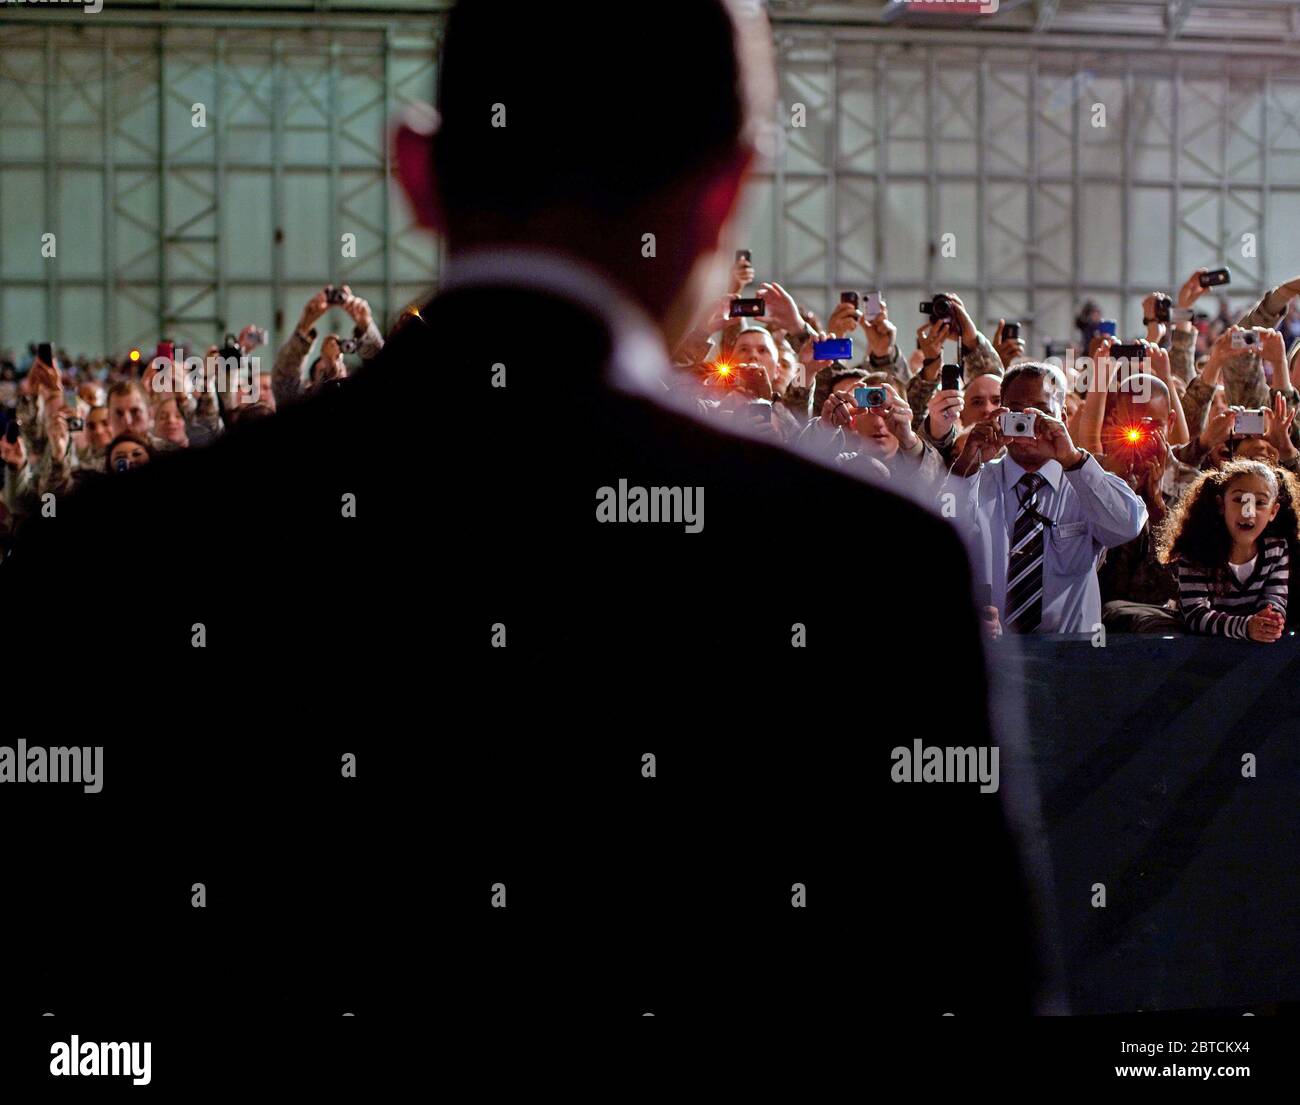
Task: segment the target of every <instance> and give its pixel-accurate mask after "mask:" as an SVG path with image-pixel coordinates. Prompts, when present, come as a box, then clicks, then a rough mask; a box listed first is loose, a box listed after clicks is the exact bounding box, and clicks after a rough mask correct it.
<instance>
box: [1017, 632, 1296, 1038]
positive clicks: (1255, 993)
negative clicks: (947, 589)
mask: <svg viewBox="0 0 1300 1105" xmlns="http://www.w3.org/2000/svg"><path fill="white" fill-rule="evenodd" d="M1022 651H1023V660H1022V664H1023V672H1024V691H1025V703H1026V709H1027V712H1028V718H1029V730H1030V745H1031V752H1032V756H1033V759H1034V762H1035V765H1036V769H1037V775H1038V786H1039V790H1040V796H1041V800H1042V807H1043V821H1044V824H1045V827H1046V832H1047V837H1048V843H1049V847H1050V850H1051V855H1052V860H1053V865H1054V868H1055V882H1056V901H1057V910H1058V914H1059V924H1060V940H1061V950H1062V953H1063V958H1064V965H1065V972H1066V984H1067V987H1068V991H1069V998H1070V1005H1071V1011H1072V1012H1074V1013H1106V1012H1119V1011H1136V1010H1175V1009H1207V1008H1226V1007H1247V1006H1249V1007H1252V1008H1254V1007H1258V1006H1260V1005H1262V1004H1265V1003H1270V1002H1300V638H1296V637H1293V636H1287V637H1284V638H1283V639H1282V640H1281V641H1279V642H1278V643H1276V644H1272V645H1258V644H1253V643H1249V642H1236V641H1224V640H1216V639H1211V638H1203V637H1178V638H1175V639H1165V638H1159V637H1133V636H1116V635H1111V636H1109V638H1108V639H1107V641H1106V644H1105V646H1104V647H1093V646H1092V645H1091V643H1090V642H1089V641H1088V639H1086V638H1085V639H1084V640H1082V641H1072V640H1064V639H1052V638H1041V639H1036V640H1034V639H1031V640H1028V641H1024V642H1022ZM993 655H994V663H996V662H997V660H996V657H997V650H996V649H995V650H994V653H993ZM1252 758H1253V759H1252ZM1095 884H1103V885H1104V887H1105V907H1104V908H1101V907H1098V906H1094V904H1093V902H1094V899H1098V897H1099V892H1098V891H1096V890H1094V886H1095Z"/></svg>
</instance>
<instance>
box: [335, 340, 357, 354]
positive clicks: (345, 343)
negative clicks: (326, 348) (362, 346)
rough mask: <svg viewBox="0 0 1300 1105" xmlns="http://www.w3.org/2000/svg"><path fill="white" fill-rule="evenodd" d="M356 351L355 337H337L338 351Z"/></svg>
mask: <svg viewBox="0 0 1300 1105" xmlns="http://www.w3.org/2000/svg"><path fill="white" fill-rule="evenodd" d="M356 351H357V339H356V338H339V352H340V353H355V352H356Z"/></svg>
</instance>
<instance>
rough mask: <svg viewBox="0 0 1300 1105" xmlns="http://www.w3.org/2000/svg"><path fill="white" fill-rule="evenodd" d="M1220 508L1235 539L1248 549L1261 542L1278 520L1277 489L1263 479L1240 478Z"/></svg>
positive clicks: (1225, 492)
mask: <svg viewBox="0 0 1300 1105" xmlns="http://www.w3.org/2000/svg"><path fill="white" fill-rule="evenodd" d="M1220 505H1221V506H1222V509H1223V520H1224V523H1225V524H1226V525H1227V527H1228V532H1229V533H1230V534H1231V535H1232V539H1233V540H1234V541H1237V542H1240V543H1241V544H1243V545H1245V544H1248V543H1249V542H1251V541H1256V540H1258V539H1259V538H1260V537H1261V536H1262V535H1263V533H1264V530H1265V529H1266V528H1267V526H1268V524H1269V522H1271V521H1272V520H1273V519H1274V518H1276V517H1277V512H1278V506H1279V504H1278V501H1277V488H1276V487H1274V486H1273V485H1272V484H1271V483H1270V482H1269V481H1268V480H1266V479H1265V478H1264V477H1263V476H1256V475H1254V474H1253V473H1251V474H1248V475H1245V476H1238V477H1237V478H1236V479H1234V480H1233V481H1232V482H1231V483H1230V484H1228V486H1227V487H1226V488H1224V494H1223V499H1222V500H1221V503H1220Z"/></svg>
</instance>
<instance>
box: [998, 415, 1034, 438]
mask: <svg viewBox="0 0 1300 1105" xmlns="http://www.w3.org/2000/svg"><path fill="white" fill-rule="evenodd" d="M1035 418H1037V415H1033V414H1026V413H1024V412H1023V411H1007V412H1006V413H1005V414H1003V415H1000V416H999V417H998V429H1000V430H1001V431H1002V436H1003V437H1037V436H1038V435H1037V433H1036V432H1035V430H1034V420H1035Z"/></svg>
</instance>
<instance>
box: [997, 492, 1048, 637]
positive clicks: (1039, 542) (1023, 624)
mask: <svg viewBox="0 0 1300 1105" xmlns="http://www.w3.org/2000/svg"><path fill="white" fill-rule="evenodd" d="M1046 482H1047V481H1046V480H1044V479H1043V477H1042V476H1040V475H1039V474H1038V473H1037V472H1026V473H1025V474H1024V475H1023V476H1021V477H1020V479H1019V480H1018V481H1016V487H1017V488H1018V489H1019V490H1018V492H1017V494H1018V496H1019V502H1020V511H1019V513H1017V514H1016V524H1015V527H1014V528H1013V529H1012V531H1011V555H1010V556H1009V557H1008V559H1007V602H1006V610H1007V616H1006V617H1005V618H1004V619H1003V624H1004V625H1006V626H1007V628H1008V629H1010V630H1011V631H1012V632H1015V633H1032V632H1034V630H1035V629H1037V628H1038V623H1039V622H1041V621H1042V620H1043V523H1042V522H1040V521H1039V520H1038V518H1036V517H1035V515H1036V514H1037V513H1038V489H1039V488H1040V487H1042V486H1043V484H1044V483H1046Z"/></svg>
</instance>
